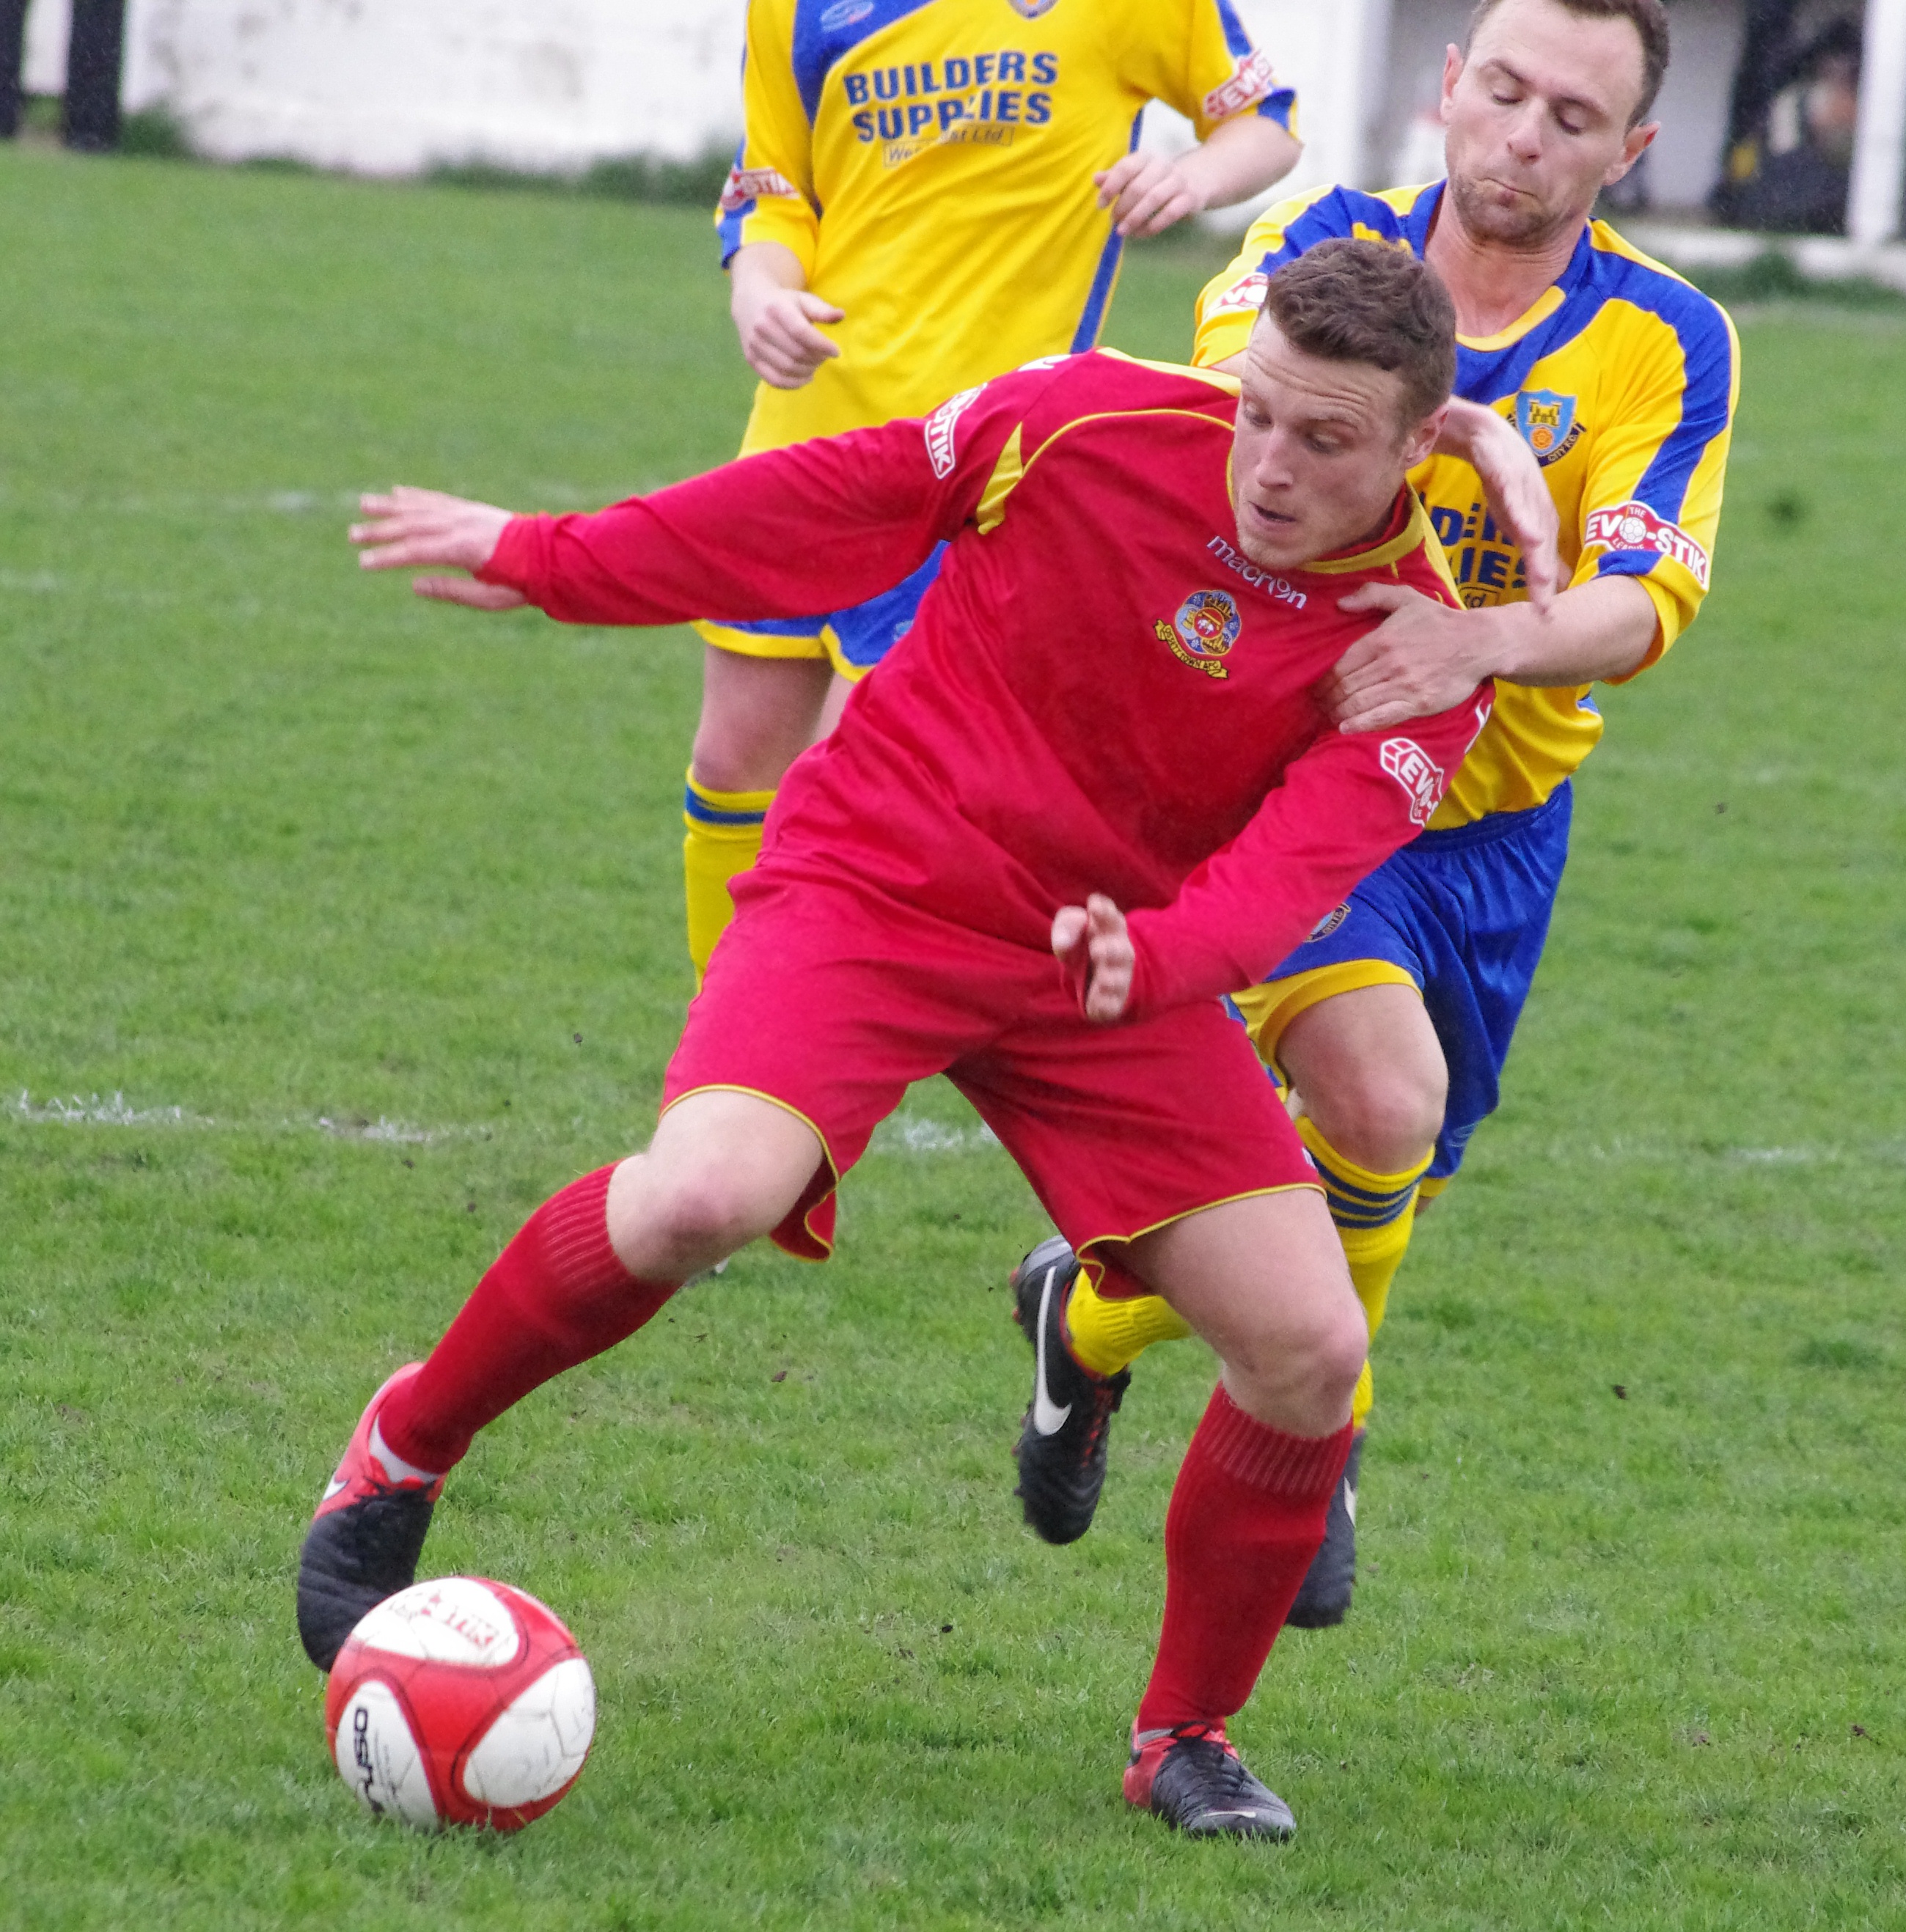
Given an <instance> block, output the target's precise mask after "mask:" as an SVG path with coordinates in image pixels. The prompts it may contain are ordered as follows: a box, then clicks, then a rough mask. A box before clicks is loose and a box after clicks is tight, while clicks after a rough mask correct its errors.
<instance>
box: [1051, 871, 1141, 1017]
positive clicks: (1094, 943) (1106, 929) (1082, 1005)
mask: <svg viewBox="0 0 1906 1932" xmlns="http://www.w3.org/2000/svg"><path fill="white" fill-rule="evenodd" d="M1052 954H1053V957H1054V958H1055V959H1057V960H1058V962H1059V965H1061V968H1063V969H1064V972H1065V976H1066V978H1067V981H1068V982H1069V983H1070V985H1071V986H1072V989H1073V992H1075V993H1076V995H1077V996H1078V999H1079V1011H1080V1012H1081V1013H1083V1014H1084V1015H1085V1017H1086V1018H1087V1019H1088V1020H1090V1021H1091V1022H1092V1023H1093V1025H1095V1026H1111V1025H1113V1024H1114V1023H1115V1022H1117V1021H1118V1020H1120V1019H1123V1018H1124V1013H1125V1008H1126V1006H1127V1003H1128V1002H1129V1001H1130V999H1131V997H1132V974H1133V971H1134V969H1135V968H1136V965H1137V960H1138V956H1137V954H1136V952H1135V951H1134V950H1133V946H1132V941H1131V935H1130V933H1129V932H1127V930H1126V928H1125V915H1124V913H1122V912H1121V911H1120V910H1118V907H1117V906H1115V905H1114V904H1112V901H1111V900H1110V899H1109V898H1106V895H1104V893H1103V892H1094V893H1093V894H1092V895H1091V897H1090V898H1088V899H1087V901H1085V904H1083V905H1082V906H1076V905H1072V906H1061V907H1060V908H1059V910H1058V912H1056V913H1054V915H1053V916H1052Z"/></svg>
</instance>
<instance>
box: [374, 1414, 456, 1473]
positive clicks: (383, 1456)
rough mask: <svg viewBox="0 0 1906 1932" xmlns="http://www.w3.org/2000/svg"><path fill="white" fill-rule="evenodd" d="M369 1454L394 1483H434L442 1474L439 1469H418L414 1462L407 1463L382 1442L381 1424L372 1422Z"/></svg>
mask: <svg viewBox="0 0 1906 1932" xmlns="http://www.w3.org/2000/svg"><path fill="white" fill-rule="evenodd" d="M371 1454H372V1455H374V1457H377V1460H378V1461H379V1462H380V1463H382V1464H383V1466H384V1474H385V1475H387V1476H389V1478H391V1479H392V1481H395V1482H399V1483H434V1482H435V1481H437V1478H438V1477H440V1475H443V1471H442V1470H441V1469H419V1468H418V1467H417V1466H416V1463H407V1462H406V1461H405V1460H404V1458H403V1457H401V1456H400V1455H398V1453H397V1452H396V1451H395V1450H394V1449H392V1448H391V1447H390V1446H389V1445H388V1444H387V1443H386V1442H385V1440H384V1431H383V1426H382V1424H379V1423H377V1422H376V1421H373V1422H372V1424H371Z"/></svg>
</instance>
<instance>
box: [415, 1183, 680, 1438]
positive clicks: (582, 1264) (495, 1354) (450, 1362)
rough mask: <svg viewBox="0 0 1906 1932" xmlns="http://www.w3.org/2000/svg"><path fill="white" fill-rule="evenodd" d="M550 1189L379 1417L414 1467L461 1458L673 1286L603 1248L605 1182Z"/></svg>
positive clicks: (632, 1326) (623, 1333)
mask: <svg viewBox="0 0 1906 1932" xmlns="http://www.w3.org/2000/svg"><path fill="white" fill-rule="evenodd" d="M614 1172H615V1169H614V1168H612V1167H602V1168H598V1169H596V1172H594V1173H593V1174H586V1175H584V1176H583V1178H581V1180H580V1181H572V1182H571V1183H570V1184H569V1186H568V1187H566V1188H564V1189H563V1190H562V1192H561V1193H560V1194H552V1195H551V1196H550V1197H549V1199H548V1200H547V1201H545V1202H544V1203H543V1204H542V1206H541V1207H540V1208H538V1209H537V1210H536V1212H535V1213H534V1214H532V1215H531V1216H530V1218H529V1220H527V1221H525V1222H524V1224H523V1226H521V1228H520V1229H518V1231H517V1235H516V1238H515V1240H514V1241H512V1242H511V1243H510V1244H509V1247H506V1249H504V1250H503V1253H501V1254H500V1256H497V1259H496V1261H495V1262H494V1264H493V1265H492V1266H491V1269H490V1271H489V1273H488V1274H486V1275H485V1277H483V1279H482V1280H481V1281H480V1282H479V1283H477V1285H476V1292H475V1293H474V1294H473V1295H471V1297H470V1299H469V1300H468V1301H467V1302H465V1303H464V1305H463V1309H462V1310H461V1313H459V1314H458V1317H457V1319H456V1320H455V1321H454V1322H452V1323H451V1325H450V1326H449V1329H448V1330H447V1331H446V1333H445V1334H444V1337H443V1340H442V1341H440V1343H437V1346H436V1347H435V1348H434V1349H432V1350H431V1354H430V1359H429V1360H428V1361H427V1362H425V1364H424V1367H423V1373H422V1374H421V1375H419V1376H416V1378H415V1379H413V1381H411V1382H409V1383H407V1384H406V1385H404V1387H402V1388H398V1389H396V1390H394V1391H392V1394H390V1396H389V1397H388V1398H387V1399H386V1401H385V1403H384V1406H383V1408H382V1409H380V1411H379V1412H378V1415H377V1427H378V1428H379V1430H380V1431H381V1432H382V1433H383V1439H384V1441H385V1442H386V1443H387V1444H388V1445H389V1447H390V1448H392V1449H393V1450H395V1451H396V1452H397V1454H398V1455H400V1456H401V1457H403V1458H404V1460H405V1461H406V1462H407V1463H416V1466H418V1468H419V1469H434V1470H439V1471H441V1470H444V1469H449V1468H450V1467H451V1466H452V1465H453V1464H454V1463H458V1462H460V1461H461V1460H462V1458H463V1456H464V1451H466V1450H467V1449H468V1448H469V1447H470V1438H471V1437H472V1436H474V1435H475V1434H476V1432H477V1431H478V1430H479V1429H481V1428H482V1427H484V1425H485V1424H486V1423H491V1422H494V1421H495V1420H496V1419H497V1417H498V1416H500V1415H502V1414H503V1411H504V1410H505V1409H508V1408H509V1407H510V1406H511V1405H512V1403H518V1402H521V1400H523V1398H524V1397H525V1396H526V1395H527V1394H529V1393H530V1391H531V1390H532V1389H533V1388H536V1387H538V1386H539V1385H541V1384H542V1383H544V1382H548V1380H549V1379H550V1377H551V1376H557V1375H560V1374H561V1373H563V1370H565V1369H572V1368H574V1367H575V1365H576V1364H577V1363H578V1362H586V1361H588V1359H589V1358H590V1356H591V1355H600V1354H602V1351H603V1350H604V1349H613V1348H614V1346H615V1345H616V1344H617V1343H618V1342H620V1341H621V1340H623V1339H624V1338H625V1337H628V1336H630V1335H632V1334H635V1331H636V1330H637V1329H638V1328H641V1325H642V1324H643V1323H644V1322H646V1321H647V1320H648V1319H649V1317H650V1316H652V1315H653V1314H654V1313H655V1312H656V1310H657V1309H659V1307H661V1306H662V1304H663V1303H664V1302H665V1301H667V1300H668V1298H669V1297H670V1296H671V1295H673V1294H674V1292H675V1290H676V1289H677V1286H679V1285H680V1284H679V1283H674V1282H648V1281H638V1280H636V1279H635V1277H634V1276H633V1275H632V1274H630V1273H629V1271H628V1270H627V1269H626V1268H624V1267H623V1265H622V1263H621V1262H620V1261H619V1260H618V1259H617V1257H616V1251H615V1250H614V1248H612V1247H611V1246H610V1245H609V1221H608V1202H609V1177H610V1175H612V1174H613V1173H614Z"/></svg>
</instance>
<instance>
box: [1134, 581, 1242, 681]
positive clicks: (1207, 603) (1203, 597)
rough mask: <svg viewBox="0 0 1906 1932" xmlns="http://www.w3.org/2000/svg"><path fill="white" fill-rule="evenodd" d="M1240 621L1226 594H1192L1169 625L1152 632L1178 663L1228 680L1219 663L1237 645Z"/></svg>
mask: <svg viewBox="0 0 1906 1932" xmlns="http://www.w3.org/2000/svg"><path fill="white" fill-rule="evenodd" d="M1152 628H1153V630H1154V631H1156V632H1157V635H1158V637H1159V640H1160V642H1161V643H1166V644H1169V646H1171V648H1172V655H1174V656H1175V657H1176V658H1178V661H1179V662H1180V663H1181V664H1190V666H1191V667H1192V668H1193V670H1201V671H1202V672H1203V673H1205V676H1207V677H1228V676H1229V675H1230V673H1229V671H1227V670H1226V669H1225V667H1224V666H1223V664H1222V663H1220V661H1219V660H1220V658H1223V657H1225V656H1226V655H1227V654H1228V653H1229V651H1230V649H1231V646H1232V645H1233V644H1235V643H1236V642H1237V641H1238V632H1239V631H1241V629H1242V628H1244V619H1243V618H1242V617H1241V616H1239V615H1238V606H1237V604H1235V601H1233V600H1232V597H1231V595H1230V592H1228V591H1224V590H1194V591H1193V592H1192V593H1191V595H1190V596H1189V597H1187V598H1186V599H1185V600H1184V602H1183V603H1182V604H1180V605H1179V606H1178V614H1177V615H1176V616H1175V617H1173V618H1172V621H1171V622H1169V624H1166V623H1165V622H1162V621H1160V622H1158V623H1157V624H1154V625H1153V626H1152Z"/></svg>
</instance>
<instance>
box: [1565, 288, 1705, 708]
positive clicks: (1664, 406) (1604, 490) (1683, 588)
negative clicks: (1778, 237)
mask: <svg viewBox="0 0 1906 1932" xmlns="http://www.w3.org/2000/svg"><path fill="white" fill-rule="evenodd" d="M1714 312H1715V314H1717V315H1718V316H1719V317H1720V320H1721V325H1722V327H1723V329H1724V332H1725V340H1724V348H1723V349H1721V351H1720V353H1724V355H1725V356H1726V358H1727V366H1726V368H1724V370H1721V371H1711V370H1710V371H1706V372H1704V373H1703V372H1701V371H1695V370H1692V369H1691V368H1689V366H1688V347H1687V345H1686V344H1684V343H1683V341H1682V340H1681V339H1680V338H1679V336H1678V335H1676V332H1675V331H1674V330H1673V329H1670V327H1668V326H1667V325H1666V324H1665V323H1664V322H1662V321H1661V320H1659V319H1658V318H1657V317H1654V316H1650V315H1644V314H1640V313H1638V312H1637V313H1633V314H1631V315H1630V316H1629V317H1624V318H1622V322H1623V324H1624V325H1625V326H1623V328H1622V333H1623V334H1624V335H1627V336H1628V338H1629V340H1628V341H1626V342H1625V343H1623V344H1620V345H1619V349H1617V350H1616V351H1615V353H1611V354H1610V356H1609V365H1610V366H1611V367H1614V368H1620V369H1622V371H1624V373H1625V376H1626V377H1627V380H1626V381H1625V383H1624V386H1623V394H1622V396H1621V398H1620V399H1619V407H1616V409H1614V410H1611V411H1610V415H1611V416H1613V426H1612V427H1611V428H1609V429H1607V430H1605V431H1604V432H1603V434H1601V436H1599V437H1597V438H1596V439H1595V446H1594V455H1593V457H1592V460H1591V462H1590V464H1589V470H1588V473H1587V475H1586V477H1585V478H1583V485H1582V496H1581V505H1582V509H1581V515H1582V524H1581V550H1580V556H1579V557H1578V559H1577V562H1576V565H1575V571H1574V575H1573V577H1571V579H1570V583H1571V586H1572V585H1574V584H1577V583H1588V582H1590V581H1592V580H1593V579H1594V578H1595V577H1604V576H1611V575H1614V576H1629V577H1634V579H1635V580H1636V581H1637V583H1640V586H1641V587H1642V588H1643V589H1644V590H1646V592H1647V593H1648V595H1649V598H1650V599H1651V600H1652V602H1653V604H1654V606H1655V616H1656V619H1657V625H1656V629H1655V641H1654V643H1652V645H1651V646H1649V651H1648V655H1646V657H1645V658H1643V659H1642V661H1641V662H1640V664H1637V666H1636V667H1634V670H1631V671H1629V672H1628V673H1625V675H1624V676H1622V677H1619V678H1611V679H1608V680H1607V682H1610V683H1612V684H1619V683H1625V682H1627V680H1628V678H1631V677H1636V676H1639V675H1640V673H1642V672H1643V671H1644V670H1646V669H1647V668H1648V667H1649V665H1650V664H1654V663H1655V662H1656V661H1658V659H1659V658H1661V655H1663V653H1664V652H1666V651H1667V649H1668V647H1669V646H1670V645H1671V644H1672V643H1673V642H1674V640H1675V639H1676V637H1679V635H1680V634H1681V633H1682V631H1685V629H1686V628H1688V625H1690V624H1691V623H1692V622H1694V614H1695V613H1696V612H1697V610H1700V606H1701V601H1702V599H1703V598H1705V597H1706V595H1707V588H1708V583H1709V575H1710V571H1711V568H1712V558H1713V555H1714V543H1715V533H1716V532H1717V530H1718V528H1719V526H1720V521H1721V486H1722V484H1723V481H1724V477H1725V474H1726V470H1727V451H1728V446H1729V444H1730V442H1731V440H1732V436H1733V413H1734V408H1735V405H1736V402H1737V401H1738V400H1739V394H1740V345H1739V338H1738V337H1737V336H1736V334H1735V332H1734V326H1733V322H1732V321H1731V320H1730V319H1729V318H1728V317H1727V315H1726V314H1725V312H1724V311H1721V310H1718V309H1716V310H1715V311H1714ZM1710 353H1711V352H1710ZM1716 375H1718V377H1719V378H1720V380H1718V382H1717V381H1716V380H1715V377H1716ZM1723 391H1724V395H1725V398H1726V401H1725V404H1724V407H1721V408H1716V407H1715V404H1716V403H1717V402H1718V400H1719V396H1720V395H1721V392H1723Z"/></svg>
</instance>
